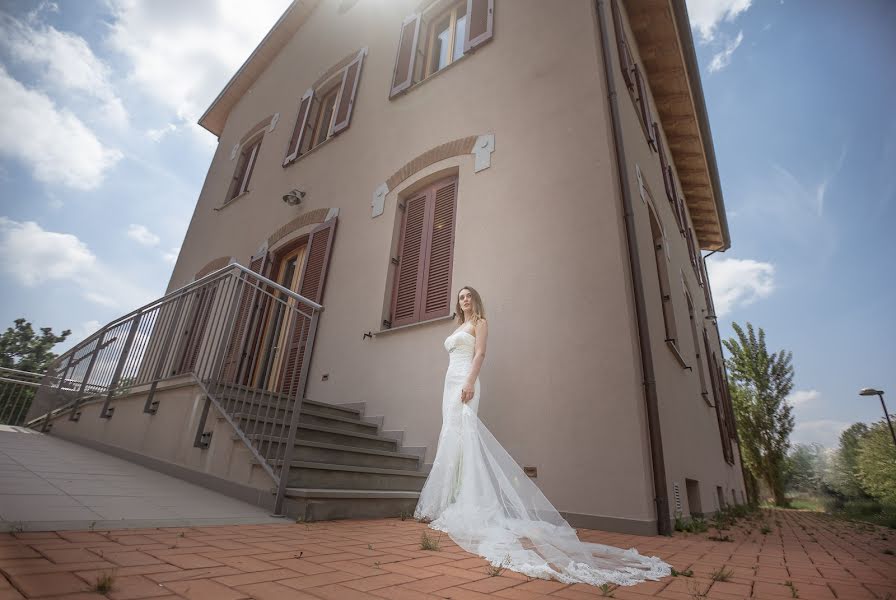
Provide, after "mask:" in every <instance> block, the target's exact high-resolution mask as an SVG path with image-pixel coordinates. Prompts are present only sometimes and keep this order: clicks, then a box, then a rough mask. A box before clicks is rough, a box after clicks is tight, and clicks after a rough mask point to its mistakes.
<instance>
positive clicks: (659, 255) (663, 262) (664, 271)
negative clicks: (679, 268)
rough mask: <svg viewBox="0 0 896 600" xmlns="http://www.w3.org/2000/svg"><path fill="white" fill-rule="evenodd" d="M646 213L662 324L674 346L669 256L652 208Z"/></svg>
mask: <svg viewBox="0 0 896 600" xmlns="http://www.w3.org/2000/svg"><path fill="white" fill-rule="evenodd" d="M647 212H648V213H649V214H650V235H651V237H652V240H653V257H654V259H655V260H656V275H657V279H658V281H659V286H660V296H661V299H662V303H663V323H664V324H665V326H666V342H668V343H669V344H671V345H673V346H674V345H675V340H676V339H677V337H678V336H677V332H676V329H675V312H674V310H673V308H672V292H671V290H670V286H669V267H668V262H669V256H668V248H667V242H666V234H665V233H664V232H663V228H662V227H661V226H660V222H659V219H658V218H657V216H656V213H655V212H654V210H653V206H650V210H648V211H647Z"/></svg>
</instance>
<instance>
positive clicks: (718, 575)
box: [709, 567, 734, 581]
mask: <svg viewBox="0 0 896 600" xmlns="http://www.w3.org/2000/svg"><path fill="white" fill-rule="evenodd" d="M732 575H734V571H729V570H728V569H726V568H725V567H722V568H721V569H719V570H717V571H713V572H712V573H711V574H710V575H709V577H710V579H712V580H713V581H728V580H729V579H731V576H732Z"/></svg>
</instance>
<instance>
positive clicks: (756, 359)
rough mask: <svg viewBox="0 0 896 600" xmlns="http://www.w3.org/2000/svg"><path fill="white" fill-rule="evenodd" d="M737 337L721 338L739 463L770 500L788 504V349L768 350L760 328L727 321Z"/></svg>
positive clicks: (790, 384)
mask: <svg viewBox="0 0 896 600" xmlns="http://www.w3.org/2000/svg"><path fill="white" fill-rule="evenodd" d="M732 327H733V328H734V331H735V333H737V338H736V339H735V338H730V339H727V340H725V341H724V344H725V347H726V348H727V349H728V352H729V353H730V355H731V356H730V358H728V359H727V361H726V364H727V366H728V374H729V380H730V387H731V389H730V392H731V401H732V405H733V407H734V412H735V417H736V419H737V426H738V433H739V434H740V440H741V450H742V454H743V458H744V464H745V466H746V467H747V469H748V470H749V471H750V472H751V473H752V474H753V476H754V477H756V479H758V480H760V481H763V482H765V484H766V485H767V486H768V488H769V490H770V491H771V493H772V494H773V495H774V499H775V504H777V505H778V506H786V505H787V497H786V496H785V494H784V475H785V472H784V465H785V459H786V457H787V450H788V448H789V447H790V432H791V431H793V426H794V420H793V414H792V413H793V408H792V407H791V406H790V405H789V404H787V403H786V402H785V401H784V398H786V397H787V395H788V394H789V393H790V391H791V390H792V389H793V376H794V373H793V366H792V365H791V364H790V363H791V360H792V358H793V353H791V352H784V351H783V350H782V351H780V352H774V353H772V354H769V352H768V349H767V348H766V344H765V332H764V331H763V330H762V328H761V327H760V328H759V335H758V336H757V335H756V333H755V332H754V330H753V325H752V324H750V323H747V331H746V333H745V332H744V330H743V329H742V328H741V326H740V325H738V324H737V323H732Z"/></svg>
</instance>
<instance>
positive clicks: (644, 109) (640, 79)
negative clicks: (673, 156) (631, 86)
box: [633, 65, 657, 150]
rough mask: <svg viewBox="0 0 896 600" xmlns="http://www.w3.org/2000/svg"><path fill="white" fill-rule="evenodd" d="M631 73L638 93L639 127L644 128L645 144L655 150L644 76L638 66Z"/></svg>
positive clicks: (651, 118)
mask: <svg viewBox="0 0 896 600" xmlns="http://www.w3.org/2000/svg"><path fill="white" fill-rule="evenodd" d="M633 73H634V76H635V88H636V89H637V91H638V114H639V115H641V126H642V127H643V128H644V135H645V136H647V143H648V144H650V147H651V148H653V149H654V150H656V149H657V147H656V137H655V136H654V133H653V127H652V125H653V115H652V113H651V110H650V98H648V97H647V84H646V83H645V82H644V76H643V75H642V74H641V68H640V67H639V66H638V65H635V66H634V69H633Z"/></svg>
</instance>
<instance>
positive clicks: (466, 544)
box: [414, 330, 671, 586]
mask: <svg viewBox="0 0 896 600" xmlns="http://www.w3.org/2000/svg"><path fill="white" fill-rule="evenodd" d="M474 340H475V337H474V336H473V335H472V334H470V333H468V332H466V331H463V330H460V331H456V332H454V333H452V334H451V335H450V336H448V338H447V339H446V340H445V349H446V350H448V352H449V364H448V372H447V373H446V376H445V387H444V391H443V397H442V429H441V432H440V434H439V445H438V449H437V451H436V458H435V461H434V462H433V467H432V471H431V472H430V474H429V477H428V478H427V480H426V483H425V484H424V486H423V490H422V491H421V493H420V499H419V501H418V503H417V508H416V510H415V512H414V516H415V517H416V518H418V519H426V520H429V521H430V524H429V526H430V527H431V528H432V529H435V530H438V531H443V532H445V533H447V534H448V535H449V536H450V537H451V539H452V540H454V542H455V543H456V544H457V545H458V546H460V547H461V548H463V549H464V550H466V551H467V552H470V553H473V554H478V555H479V556H482V557H484V558H485V559H486V560H488V561H489V562H490V563H491V564H492V565H494V566H503V567H506V568H508V569H510V570H511V571H516V572H519V573H523V574H525V575H528V576H530V577H537V578H541V579H551V578H553V579H556V580H558V581H561V582H563V583H588V584H592V585H602V584H604V583H613V584H616V585H623V586H626V585H634V584H637V583H640V582H642V581H644V580H647V579H650V580H658V579H660V578H662V577H666V576H668V575H670V573H671V567H670V566H669V565H668V564H667V563H665V562H663V561H662V560H661V559H659V558H658V557H655V556H643V555H641V554H639V553H638V552H637V550H635V549H634V548H629V549H627V550H624V549H622V548H616V547H614V546H607V545H604V544H597V543H593V542H582V541H581V540H579V538H578V536H577V535H576V532H575V529H573V528H572V527H570V525H569V523H567V522H566V520H565V519H563V517H562V516H561V515H560V513H559V512H557V510H556V509H555V508H554V506H553V505H552V504H551V503H550V502H549V501H548V499H547V498H546V497H545V496H544V494H542V492H541V490H539V489H538V487H537V486H536V485H535V484H534V483H533V482H532V480H531V479H529V477H528V476H527V475H526V474H525V473H523V470H522V469H521V468H520V467H519V465H518V464H517V463H516V461H515V460H513V458H512V457H511V456H510V455H509V454H508V453H507V451H506V450H504V448H503V447H502V446H501V444H500V443H499V442H498V441H497V440H496V439H495V437H494V436H493V435H492V434H491V432H490V431H489V430H488V428H487V427H486V426H485V425H484V424H483V423H482V421H480V420H479V417H478V414H477V413H478V410H479V396H480V391H481V390H480V384H479V380H478V379H477V380H476V383H475V385H474V394H473V399H472V400H470V401H469V402H468V403H466V404H464V403H463V402H461V400H460V391H461V387H462V386H463V383H464V381H465V380H466V377H467V375H468V374H469V372H470V367H471V365H472V359H473V348H474Z"/></svg>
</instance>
